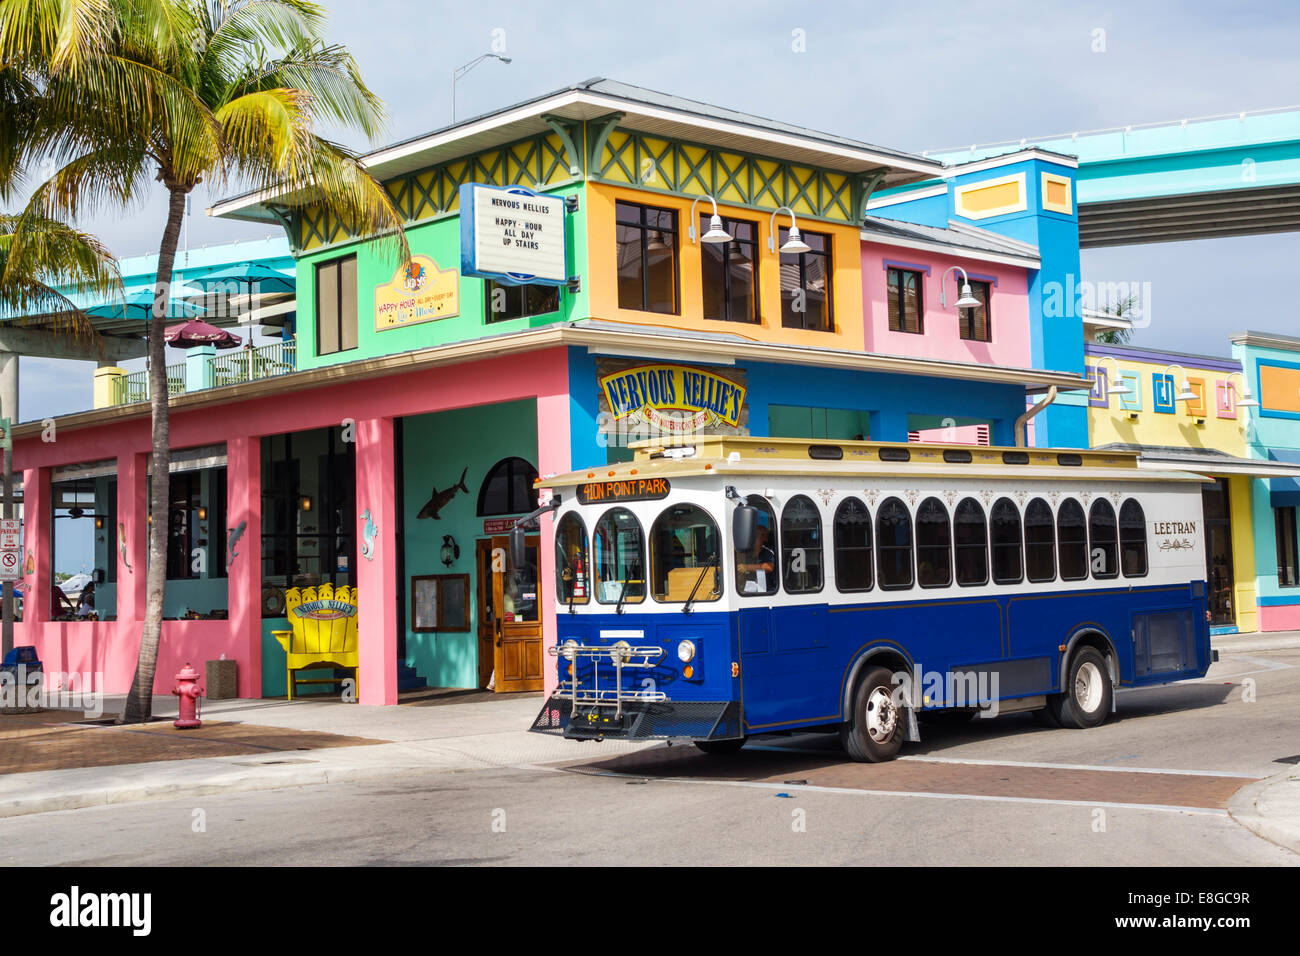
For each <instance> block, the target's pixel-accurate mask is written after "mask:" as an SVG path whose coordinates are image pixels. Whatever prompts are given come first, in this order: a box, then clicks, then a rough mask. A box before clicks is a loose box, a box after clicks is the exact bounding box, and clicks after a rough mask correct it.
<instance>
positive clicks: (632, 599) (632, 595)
mask: <svg viewBox="0 0 1300 956" xmlns="http://www.w3.org/2000/svg"><path fill="white" fill-rule="evenodd" d="M592 539H593V544H594V550H595V562H596V600H597V601H599V602H600V603H601V604H616V605H618V606H619V607H622V606H623V605H624V604H640V603H641V602H642V601H644V600H645V570H644V569H645V536H644V535H643V534H642V532H641V522H639V521H637V520H636V515H634V514H632V512H630V511H628V510H627V509H626V508H611V509H610V510H609V511H606V512H605V513H604V514H603V515H601V518H600V520H599V521H597V522H596V530H595V533H594V534H593V535H592Z"/></svg>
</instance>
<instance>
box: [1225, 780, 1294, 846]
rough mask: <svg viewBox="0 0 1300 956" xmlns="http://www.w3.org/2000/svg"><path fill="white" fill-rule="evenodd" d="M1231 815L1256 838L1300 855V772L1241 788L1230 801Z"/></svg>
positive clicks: (1229, 810)
mask: <svg viewBox="0 0 1300 956" xmlns="http://www.w3.org/2000/svg"><path fill="white" fill-rule="evenodd" d="M1228 815H1229V816H1230V817H1232V819H1233V820H1235V821H1237V822H1238V823H1240V824H1241V825H1242V826H1243V827H1245V828H1246V829H1247V830H1250V831H1251V832H1252V833H1254V834H1255V835H1256V836H1258V837H1262V838H1263V839H1265V840H1268V841H1269V842H1270V843H1275V844H1277V845H1278V846H1280V847H1283V848H1285V849H1287V850H1290V851H1291V852H1292V853H1300V770H1297V769H1289V770H1283V771H1282V772H1281V773H1276V774H1274V775H1273V776H1271V777H1268V778H1266V779H1264V780H1259V781H1257V782H1255V783H1250V784H1247V785H1246V786H1244V787H1242V788H1241V789H1240V790H1238V791H1237V792H1236V793H1234V794H1233V795H1232V798H1231V799H1229V801H1228Z"/></svg>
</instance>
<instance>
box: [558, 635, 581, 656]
mask: <svg viewBox="0 0 1300 956" xmlns="http://www.w3.org/2000/svg"><path fill="white" fill-rule="evenodd" d="M577 648H578V642H577V641H575V640H574V639H573V638H569V639H568V640H567V641H565V642H564V643H563V644H561V645H560V656H561V657H563V658H564V659H565V660H566V661H571V660H573V659H574V658H575V657H576V656H577V653H576V651H577Z"/></svg>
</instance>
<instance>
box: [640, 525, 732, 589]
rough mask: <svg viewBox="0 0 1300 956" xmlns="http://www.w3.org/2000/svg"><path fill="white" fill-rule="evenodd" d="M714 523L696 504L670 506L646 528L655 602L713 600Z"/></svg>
mask: <svg viewBox="0 0 1300 956" xmlns="http://www.w3.org/2000/svg"><path fill="white" fill-rule="evenodd" d="M718 547H719V542H718V526H717V525H716V524H715V523H714V521H713V519H712V518H710V517H709V513H708V512H707V511H705V510H704V509H703V508H700V507H697V506H696V505H672V506H671V507H669V508H666V509H665V510H664V512H663V513H662V514H661V515H659V517H658V518H656V519H655V523H654V527H653V528H651V530H650V566H651V568H652V569H653V573H652V576H651V580H652V581H653V582H654V596H655V600H656V601H664V602H671V603H679V602H685V601H687V600H689V599H690V598H691V596H692V594H694V597H695V601H697V602H698V601H716V600H717V599H718V598H719V597H721V596H722V592H721V589H720V588H719V587H718V582H719V577H718Z"/></svg>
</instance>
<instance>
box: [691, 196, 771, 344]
mask: <svg viewBox="0 0 1300 956" xmlns="http://www.w3.org/2000/svg"><path fill="white" fill-rule="evenodd" d="M710 218H711V216H706V215H704V214H703V213H701V214H700V223H699V226H698V227H697V228H698V229H699V233H698V234H699V235H701V236H702V235H704V234H705V233H706V232H708V231H709V219H710ZM722 228H723V229H725V230H726V231H727V233H728V234H729V235H730V236H731V237H732V239H731V242H717V243H701V244H700V263H701V273H702V275H701V278H702V281H703V283H704V317H705V318H706V319H721V320H722V321H724V322H757V321H759V311H758V230H757V229H756V228H755V226H754V224H753V223H752V222H746V221H745V220H743V219H723V220H722Z"/></svg>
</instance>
